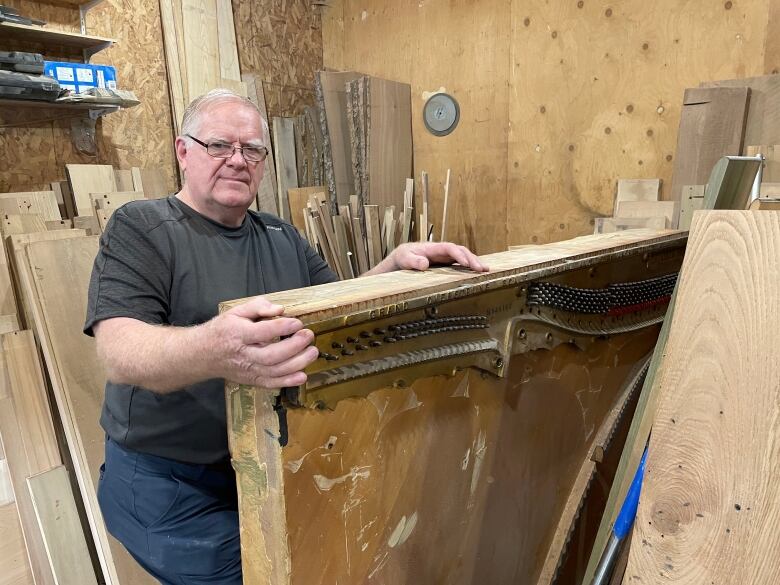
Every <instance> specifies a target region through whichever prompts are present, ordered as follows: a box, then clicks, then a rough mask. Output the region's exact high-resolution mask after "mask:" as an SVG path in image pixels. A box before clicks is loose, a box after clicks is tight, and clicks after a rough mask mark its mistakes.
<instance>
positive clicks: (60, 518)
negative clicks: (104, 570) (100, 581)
mask: <svg viewBox="0 0 780 585" xmlns="http://www.w3.org/2000/svg"><path fill="white" fill-rule="evenodd" d="M27 487H28V489H29V492H30V498H31V500H32V505H33V509H34V510H35V516H36V519H37V520H38V529H39V530H40V532H41V535H42V536H43V542H44V545H45V547H46V554H47V557H48V560H49V565H50V566H51V568H52V573H53V574H54V575H55V577H56V579H57V583H74V584H75V583H78V584H79V585H81V584H83V585H90V584H95V585H97V579H96V577H95V570H94V568H93V567H92V561H91V559H90V557H89V550H88V549H87V543H86V541H85V540H84V533H83V531H82V528H81V521H80V520H79V514H78V510H77V508H76V500H75V499H74V497H73V491H72V488H71V483H70V478H69V477H68V470H67V469H65V467H64V466H62V465H59V466H57V467H54V468H52V469H50V470H48V471H44V472H43V473H39V474H37V475H32V476H30V477H28V478H27Z"/></svg>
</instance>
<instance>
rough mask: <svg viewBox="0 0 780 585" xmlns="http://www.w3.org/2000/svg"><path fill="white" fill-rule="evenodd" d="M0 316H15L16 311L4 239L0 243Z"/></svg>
mask: <svg viewBox="0 0 780 585" xmlns="http://www.w3.org/2000/svg"><path fill="white" fill-rule="evenodd" d="M0 252H1V253H0V315H16V312H17V310H18V307H17V304H16V296H15V294H14V283H13V280H12V278H11V267H10V265H9V263H8V258H9V255H8V253H7V250H6V244H5V238H3V239H2V242H0Z"/></svg>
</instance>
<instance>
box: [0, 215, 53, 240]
mask: <svg viewBox="0 0 780 585" xmlns="http://www.w3.org/2000/svg"><path fill="white" fill-rule="evenodd" d="M55 221H56V220H55ZM59 221H62V220H59ZM45 231H46V224H45V223H44V221H43V217H42V216H41V215H40V214H39V213H6V214H5V217H4V218H3V220H2V222H0V232H2V234H3V237H4V238H5V237H8V236H10V235H11V234H27V233H30V232H45Z"/></svg>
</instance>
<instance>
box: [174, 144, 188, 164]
mask: <svg viewBox="0 0 780 585" xmlns="http://www.w3.org/2000/svg"><path fill="white" fill-rule="evenodd" d="M174 149H175V150H176V159H177V160H178V161H179V167H181V170H182V172H184V171H186V170H187V141H186V140H185V139H184V137H182V136H177V137H176V142H175V143H174Z"/></svg>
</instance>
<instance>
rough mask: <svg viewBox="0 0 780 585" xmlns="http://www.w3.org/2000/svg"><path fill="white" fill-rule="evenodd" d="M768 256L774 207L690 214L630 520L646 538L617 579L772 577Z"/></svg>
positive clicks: (773, 324)
mask: <svg viewBox="0 0 780 585" xmlns="http://www.w3.org/2000/svg"><path fill="white" fill-rule="evenodd" d="M746 249H749V250H750V254H748V255H746V254H744V252H743V251H744V250H746ZM778 254H780V214H778V213H752V212H740V211H732V212H720V211H712V212H706V213H704V212H700V213H697V214H695V215H694V221H693V225H692V227H691V237H690V240H689V243H688V248H687V252H686V256H685V261H684V264H683V269H682V272H681V277H680V282H679V291H678V297H677V307H676V310H675V312H674V316H673V319H672V323H671V328H670V331H669V340H668V343H667V345H666V350H665V353H664V358H663V362H662V364H661V367H660V369H659V375H658V377H657V378H656V384H657V388H658V392H659V404H658V410H657V413H656V416H655V420H654V423H653V433H652V436H651V439H650V447H649V455H648V461H647V467H646V471H645V478H644V482H643V486H642V497H641V501H640V505H639V510H638V513H637V522H636V524H635V528H634V542H635V543H639V542H642V543H647V544H646V545H645V546H634V547H632V549H631V553H630V558H629V564H628V567H627V569H626V577H627V579H628V582H632V580H634V581H638V580H642V579H644V578H645V576H647V575H659V576H660V577H661V578H662V579H663V581H664V582H665V583H692V584H693V583H696V584H699V583H709V582H715V583H754V584H757V585H758V584H767V585H768V584H770V583H775V582H776V580H777V575H778V572H780V561H778V558H777V556H776V555H773V554H770V553H769V551H771V550H773V547H774V544H773V543H774V539H775V536H774V535H775V533H776V530H775V527H776V525H777V522H778V518H779V517H780V506H778V502H780V498H779V497H778V487H777V485H776V482H774V481H773V479H772V478H773V476H774V472H773V470H774V469H775V468H776V466H777V465H778V462H779V461H778V457H780V456H779V455H778V453H777V451H776V450H775V449H774V448H773V445H774V437H775V436H776V434H777V432H778V429H777V425H778V423H777V418H776V417H775V416H774V414H773V413H774V412H775V410H776V405H777V403H778V399H780V396H779V395H778V392H779V391H778V387H777V385H776V383H775V380H776V379H777V377H778V375H780V367H779V366H778V363H777V361H776V360H774V359H772V353H771V349H770V348H772V347H774V346H775V345H776V344H777V343H778V329H777V320H778V318H779V317H780V291H778V288H777V286H776V283H775V282H774V279H772V278H767V276H768V275H771V274H774V273H775V269H776V259H777V256H778ZM724 315H732V316H735V317H736V318H734V319H724V318H723V316H724ZM725 340H728V342H727V343H724V341H725ZM746 436H750V437H751V440H750V441H747V442H746V441H745V440H744V439H745V437H746Z"/></svg>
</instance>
